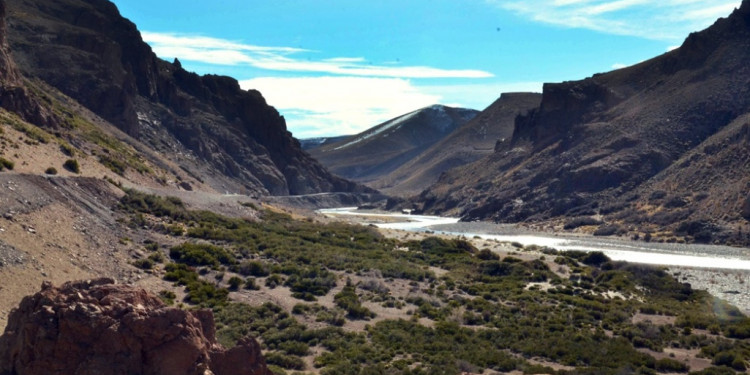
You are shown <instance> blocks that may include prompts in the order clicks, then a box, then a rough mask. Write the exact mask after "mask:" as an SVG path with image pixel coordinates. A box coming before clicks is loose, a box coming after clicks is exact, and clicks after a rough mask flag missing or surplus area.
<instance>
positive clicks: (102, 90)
mask: <svg viewBox="0 0 750 375" xmlns="http://www.w3.org/2000/svg"><path fill="white" fill-rule="evenodd" d="M6 2H7V9H8V18H7V23H8V38H7V39H8V42H9V45H10V48H11V50H12V52H13V58H14V59H15V61H16V63H17V66H18V67H19V68H20V70H21V73H23V74H24V75H25V76H27V77H34V78H37V79H40V80H42V81H44V82H45V83H47V84H49V85H51V86H53V87H54V88H56V89H58V90H60V91H61V92H63V93H64V94H66V95H67V96H69V97H71V98H73V99H75V100H76V101H78V102H79V103H81V104H83V105H84V106H85V107H87V108H88V109H90V110H91V111H93V112H94V113H96V114H97V115H99V116H101V117H102V118H104V119H106V120H107V121H109V122H111V123H112V124H114V125H116V126H117V127H119V128H120V129H121V130H123V131H124V132H126V133H128V134H129V135H131V136H133V137H135V138H137V139H138V140H140V141H142V142H144V143H146V144H148V145H150V146H151V147H152V148H154V149H155V150H157V151H159V152H160V153H162V154H163V155H165V157H168V158H172V160H173V161H174V162H176V163H177V164H179V165H180V166H181V167H183V168H189V169H191V170H201V171H206V172H205V173H204V175H206V176H208V175H212V174H217V175H218V177H216V179H217V180H216V181H213V180H212V179H208V181H207V183H209V184H212V185H213V186H214V187H215V188H216V189H218V190H221V191H225V186H224V185H233V186H235V187H237V188H236V189H232V190H234V191H236V192H242V193H254V194H255V193H261V194H272V195H288V194H292V195H297V194H309V193H321V192H359V191H371V190H369V189H366V188H364V187H362V186H360V185H357V184H354V183H352V182H350V181H347V180H344V179H342V178H339V177H336V176H333V175H332V174H330V173H329V172H328V171H327V170H326V169H325V168H324V167H323V166H321V165H320V164H319V163H318V162H317V161H315V160H314V159H313V158H311V157H310V156H309V155H307V154H306V153H305V152H303V151H302V150H301V148H300V145H299V142H298V141H297V140H296V139H294V138H293V137H292V135H291V133H290V132H288V131H287V129H286V123H285V121H284V118H283V117H282V116H281V115H279V113H278V112H277V111H276V110H275V109H274V108H273V107H271V106H269V105H268V104H267V103H266V101H265V99H264V98H263V96H262V95H261V94H260V93H259V92H258V91H255V90H250V91H245V90H242V89H241V88H240V86H239V84H238V82H237V81H236V80H235V79H233V78H230V77H222V76H215V75H206V76H199V75H197V74H195V73H191V72H188V71H186V70H185V69H183V68H182V64H180V62H179V61H174V62H168V61H164V60H161V59H159V58H158V57H157V56H156V55H155V54H154V53H153V51H152V50H151V48H150V47H149V46H148V45H147V44H146V43H145V42H143V40H142V38H141V35H140V32H139V31H138V29H137V28H136V26H135V25H134V24H133V23H132V22H130V21H129V20H127V19H125V18H123V17H122V16H121V15H120V13H119V11H118V10H117V7H116V6H115V5H114V4H113V3H111V2H110V1H107V0H38V1H24V0H6ZM61 67H63V68H62V69H61ZM32 122H33V121H32ZM181 154H187V155H186V156H184V157H182V156H180V155H181ZM238 190H240V191H238Z"/></svg>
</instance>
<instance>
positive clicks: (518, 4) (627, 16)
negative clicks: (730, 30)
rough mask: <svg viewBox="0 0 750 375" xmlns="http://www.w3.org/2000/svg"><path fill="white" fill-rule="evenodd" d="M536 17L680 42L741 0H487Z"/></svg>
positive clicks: (553, 21) (728, 11) (577, 25)
mask: <svg viewBox="0 0 750 375" xmlns="http://www.w3.org/2000/svg"><path fill="white" fill-rule="evenodd" d="M488 1H490V2H492V3H495V4H498V5H499V6H500V7H502V8H504V9H508V10H511V11H513V12H515V13H517V14H518V15H520V16H523V17H528V18H530V19H532V20H534V21H537V22H542V23H547V24H553V25H558V26H563V27H570V28H584V29H590V30H595V31H599V32H603V33H609V34H617V35H629V36H636V37H642V38H647V39H654V40H664V41H670V42H677V41H681V40H682V39H684V38H685V37H686V36H687V34H689V33H690V32H693V31H699V30H701V29H704V28H706V27H708V26H709V25H711V24H712V23H713V22H714V21H715V20H716V19H717V18H719V17H725V16H727V15H729V13H731V11H732V9H734V8H735V7H739V5H740V2H741V1H740V0H660V1H651V0H617V1H611V0H488Z"/></svg>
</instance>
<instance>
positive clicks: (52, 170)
mask: <svg viewBox="0 0 750 375" xmlns="http://www.w3.org/2000/svg"><path fill="white" fill-rule="evenodd" d="M44 173H45V174H49V175H56V174H57V168H55V167H49V168H47V169H45V170H44Z"/></svg>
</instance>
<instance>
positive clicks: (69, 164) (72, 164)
mask: <svg viewBox="0 0 750 375" xmlns="http://www.w3.org/2000/svg"><path fill="white" fill-rule="evenodd" d="M63 167H64V168H65V169H67V170H69V171H71V172H73V173H81V166H80V165H78V160H76V159H68V160H66V161H65V163H63Z"/></svg>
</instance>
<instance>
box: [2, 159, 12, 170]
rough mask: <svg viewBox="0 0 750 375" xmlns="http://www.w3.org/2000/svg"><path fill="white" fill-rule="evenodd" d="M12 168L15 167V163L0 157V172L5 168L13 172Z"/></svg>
mask: <svg viewBox="0 0 750 375" xmlns="http://www.w3.org/2000/svg"><path fill="white" fill-rule="evenodd" d="M13 167H15V163H13V162H12V161H10V160H8V159H5V158H1V157H0V171H2V170H3V169H6V168H7V169H9V170H13Z"/></svg>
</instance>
